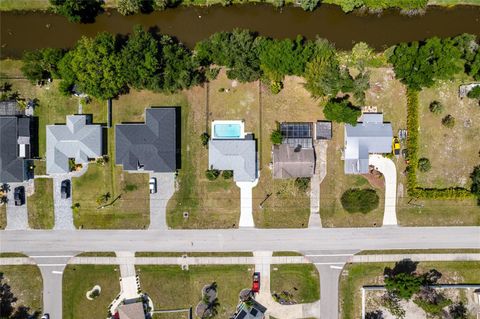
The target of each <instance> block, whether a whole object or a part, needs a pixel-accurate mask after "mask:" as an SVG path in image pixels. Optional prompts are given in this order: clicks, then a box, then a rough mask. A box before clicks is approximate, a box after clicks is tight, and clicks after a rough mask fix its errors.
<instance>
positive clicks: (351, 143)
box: [344, 113, 393, 174]
mask: <svg viewBox="0 0 480 319" xmlns="http://www.w3.org/2000/svg"><path fill="white" fill-rule="evenodd" d="M392 138H393V130H392V125H391V124H390V123H384V122H383V114H381V113H380V114H378V113H364V114H363V115H362V118H361V119H360V122H358V123H357V125H356V126H352V125H350V124H345V168H344V169H345V173H346V174H365V173H368V166H369V164H368V156H369V154H373V153H379V154H384V153H390V152H391V151H392Z"/></svg>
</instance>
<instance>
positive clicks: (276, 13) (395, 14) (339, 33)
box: [0, 4, 480, 58]
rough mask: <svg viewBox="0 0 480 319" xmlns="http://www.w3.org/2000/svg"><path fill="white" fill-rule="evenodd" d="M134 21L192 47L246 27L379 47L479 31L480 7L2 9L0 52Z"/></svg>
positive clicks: (69, 40)
mask: <svg viewBox="0 0 480 319" xmlns="http://www.w3.org/2000/svg"><path fill="white" fill-rule="evenodd" d="M136 24H141V25H143V26H144V27H146V28H152V29H153V30H157V31H159V32H161V33H165V34H169V35H172V36H175V37H177V38H178V39H179V40H180V41H181V42H183V43H184V44H185V45H187V46H188V47H192V46H193V45H194V44H195V43H196V42H197V41H199V40H202V39H204V38H206V37H208V36H209V35H211V34H212V33H215V32H218V31H228V30H232V29H234V28H248V29H250V30H253V31H257V32H259V33H260V34H262V35H266V36H271V37H275V38H287V37H288V38H293V37H295V36H296V35H298V34H301V35H304V36H306V37H307V38H309V39H315V37H317V36H319V37H322V38H327V39H328V40H330V41H332V42H334V43H335V45H336V47H337V48H340V49H350V48H351V47H352V46H353V44H355V43H356V42H359V41H364V42H367V43H368V44H370V45H371V46H372V47H374V48H376V49H383V48H386V47H388V46H390V45H393V44H396V43H399V42H402V41H412V40H422V39H425V38H427V37H431V36H440V37H444V36H454V35H457V34H460V33H464V32H468V33H473V34H476V35H479V36H480V6H455V7H452V8H442V7H434V6H430V7H428V9H427V11H426V13H425V14H424V15H421V16H406V15H401V14H400V13H399V11H398V10H386V11H384V12H383V13H381V14H362V13H350V14H345V13H343V12H342V11H341V9H340V8H339V7H338V6H331V5H322V6H321V7H320V8H318V9H317V10H315V11H313V12H305V11H303V10H302V9H301V8H298V7H291V6H289V7H284V8H282V9H276V8H274V7H272V6H271V5H267V4H261V5H260V4H257V5H254V4H249V5H237V6H231V7H222V6H212V7H202V8H201V7H193V6H191V7H179V8H174V9H169V10H166V11H156V12H152V13H150V14H138V15H134V16H122V15H121V14H119V13H117V12H116V11H109V12H106V13H104V14H102V15H100V16H98V17H97V18H96V22H95V23H92V24H77V23H70V22H68V21H67V19H66V18H64V17H62V16H59V15H55V14H51V13H47V12H2V13H1V14H0V26H1V30H0V32H1V34H0V44H1V52H0V57H2V58H5V57H19V56H21V54H22V52H23V51H24V50H31V49H36V48H43V47H56V48H69V47H71V46H72V45H73V44H74V43H75V42H76V41H77V40H78V39H79V38H80V37H81V36H83V35H85V36H94V35H95V34H97V33H98V32H100V31H108V32H112V33H118V34H128V33H129V32H131V30H132V28H133V26H134V25H136Z"/></svg>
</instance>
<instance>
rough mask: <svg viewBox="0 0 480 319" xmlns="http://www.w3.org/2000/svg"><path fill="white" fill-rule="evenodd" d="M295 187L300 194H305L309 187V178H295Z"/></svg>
mask: <svg viewBox="0 0 480 319" xmlns="http://www.w3.org/2000/svg"><path fill="white" fill-rule="evenodd" d="M295 186H296V187H297V188H298V190H299V191H301V192H306V191H307V189H308V186H310V178H309V177H297V178H296V179H295Z"/></svg>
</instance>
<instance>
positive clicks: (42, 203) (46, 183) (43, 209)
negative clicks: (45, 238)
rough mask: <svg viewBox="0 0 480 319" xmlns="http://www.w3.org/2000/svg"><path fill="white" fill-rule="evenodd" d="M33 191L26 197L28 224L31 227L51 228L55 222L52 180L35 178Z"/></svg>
mask: <svg viewBox="0 0 480 319" xmlns="http://www.w3.org/2000/svg"><path fill="white" fill-rule="evenodd" d="M34 182H35V193H34V194H33V195H32V196H30V197H29V198H28V201H27V205H28V225H29V226H30V228H33V229H52V228H53V226H54V224H55V215H54V207H53V180H52V179H50V178H36V179H35V180H34Z"/></svg>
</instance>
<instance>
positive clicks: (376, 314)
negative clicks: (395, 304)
mask: <svg viewBox="0 0 480 319" xmlns="http://www.w3.org/2000/svg"><path fill="white" fill-rule="evenodd" d="M365 319H383V312H382V311H381V310H376V311H370V312H367V313H366V314H365Z"/></svg>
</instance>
